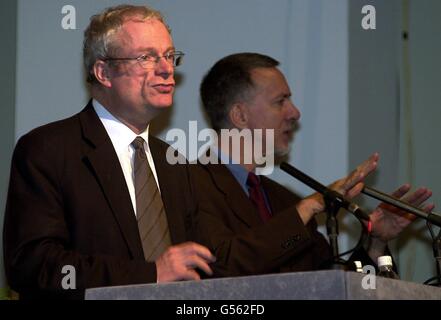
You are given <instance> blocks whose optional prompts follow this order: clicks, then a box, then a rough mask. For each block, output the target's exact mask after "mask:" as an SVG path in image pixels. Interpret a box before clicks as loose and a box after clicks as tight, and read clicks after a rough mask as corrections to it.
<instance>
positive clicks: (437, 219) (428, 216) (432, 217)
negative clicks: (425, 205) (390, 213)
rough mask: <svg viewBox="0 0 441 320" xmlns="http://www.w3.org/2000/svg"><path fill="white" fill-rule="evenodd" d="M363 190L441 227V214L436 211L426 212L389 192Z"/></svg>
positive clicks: (373, 196) (365, 188)
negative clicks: (388, 193)
mask: <svg viewBox="0 0 441 320" xmlns="http://www.w3.org/2000/svg"><path fill="white" fill-rule="evenodd" d="M361 192H362V193H364V194H366V195H368V196H370V197H372V198H375V199H377V200H380V201H383V202H386V203H388V204H390V205H392V206H394V207H397V208H400V209H403V210H405V211H407V212H410V213H413V214H414V215H416V216H418V217H420V218H423V219H425V220H427V221H429V222H430V223H432V224H434V225H436V226H438V227H441V215H439V214H436V213H434V212H429V213H427V212H424V211H423V210H421V209H418V208H416V207H414V206H411V205H410V204H408V203H405V202H403V201H401V200H398V199H396V198H394V197H392V196H390V195H387V194H385V193H383V192H381V191H378V190H375V189H373V188H369V187H364V188H363V190H362V191H361Z"/></svg>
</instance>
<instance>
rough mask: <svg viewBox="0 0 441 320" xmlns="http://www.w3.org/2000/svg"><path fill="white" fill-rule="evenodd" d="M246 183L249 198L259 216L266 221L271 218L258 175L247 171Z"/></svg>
mask: <svg viewBox="0 0 441 320" xmlns="http://www.w3.org/2000/svg"><path fill="white" fill-rule="evenodd" d="M247 185H248V187H249V191H250V200H251V201H252V202H253V203H254V205H255V206H256V208H257V211H258V212H259V215H260V218H261V219H262V221H263V222H266V221H268V220H269V219H270V218H271V212H270V211H269V209H268V207H267V205H266V202H265V196H264V194H263V190H262V186H261V184H260V179H259V177H258V176H256V175H255V174H254V173H253V172H250V173H248V179H247Z"/></svg>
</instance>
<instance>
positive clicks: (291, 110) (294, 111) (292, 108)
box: [287, 101, 301, 121]
mask: <svg viewBox="0 0 441 320" xmlns="http://www.w3.org/2000/svg"><path fill="white" fill-rule="evenodd" d="M300 116H301V115H300V111H299V109H298V108H297V107H296V105H295V104H294V103H293V102H291V101H290V102H289V105H288V111H287V117H288V119H289V120H296V121H298V120H299V119H300Z"/></svg>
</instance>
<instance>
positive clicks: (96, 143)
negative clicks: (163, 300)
mask: <svg viewBox="0 0 441 320" xmlns="http://www.w3.org/2000/svg"><path fill="white" fill-rule="evenodd" d="M80 122H81V127H82V132H83V137H84V139H85V140H87V141H88V142H89V143H90V144H92V146H93V147H92V148H91V149H90V148H89V149H88V151H87V152H86V155H85V159H86V161H87V162H88V163H89V164H90V167H91V169H92V171H93V172H94V173H95V176H96V179H97V181H98V183H99V185H100V186H101V188H102V190H103V193H104V195H105V197H106V199H107V201H108V204H109V206H110V208H111V209H112V212H113V214H114V216H115V219H116V221H117V222H118V224H119V226H120V228H121V232H122V234H123V236H124V238H125V240H126V242H127V245H128V248H129V250H130V252H131V253H132V256H133V257H134V258H144V254H143V250H142V244H141V241H140V239H139V234H138V225H137V222H136V217H135V213H134V211H133V206H132V202H131V199H130V194H129V191H128V189H127V185H126V181H125V178H124V174H123V172H122V169H121V165H120V163H119V159H118V156H117V155H116V152H115V149H114V148H113V145H112V142H111V140H110V138H109V136H108V135H107V132H106V130H105V128H104V126H103V125H102V123H101V121H100V120H99V118H98V116H97V114H96V112H95V110H94V109H93V107H92V103H91V102H89V104H88V105H87V107H86V108H85V109H84V110H83V111H82V112H81V113H80ZM103 227H105V226H103Z"/></svg>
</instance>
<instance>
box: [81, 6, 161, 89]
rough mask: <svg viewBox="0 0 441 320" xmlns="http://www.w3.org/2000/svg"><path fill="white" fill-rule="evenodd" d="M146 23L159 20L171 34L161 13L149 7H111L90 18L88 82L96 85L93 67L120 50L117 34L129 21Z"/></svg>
mask: <svg viewBox="0 0 441 320" xmlns="http://www.w3.org/2000/svg"><path fill="white" fill-rule="evenodd" d="M138 19H139V20H140V21H145V20H149V19H157V20H159V21H161V22H162V23H163V24H164V25H165V26H166V27H167V29H168V31H169V32H170V28H169V27H168V26H167V25H166V23H165V22H164V18H163V16H162V14H161V13H160V12H159V11H156V10H154V9H152V8H149V7H147V6H133V5H119V6H115V7H110V8H107V9H106V10H104V11H103V12H102V13H100V14H96V15H94V16H92V17H91V18H90V24H89V26H88V27H87V29H86V30H85V31H84V44H83V59H84V67H85V69H86V73H87V82H89V83H96V82H97V80H96V78H95V75H94V73H93V66H94V65H95V62H96V60H98V59H104V58H106V57H109V56H112V55H113V54H115V52H116V51H117V50H118V49H119V46H118V43H117V41H116V39H115V34H116V33H117V32H118V31H119V30H120V29H121V27H122V25H123V24H124V22H126V21H128V20H138Z"/></svg>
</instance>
